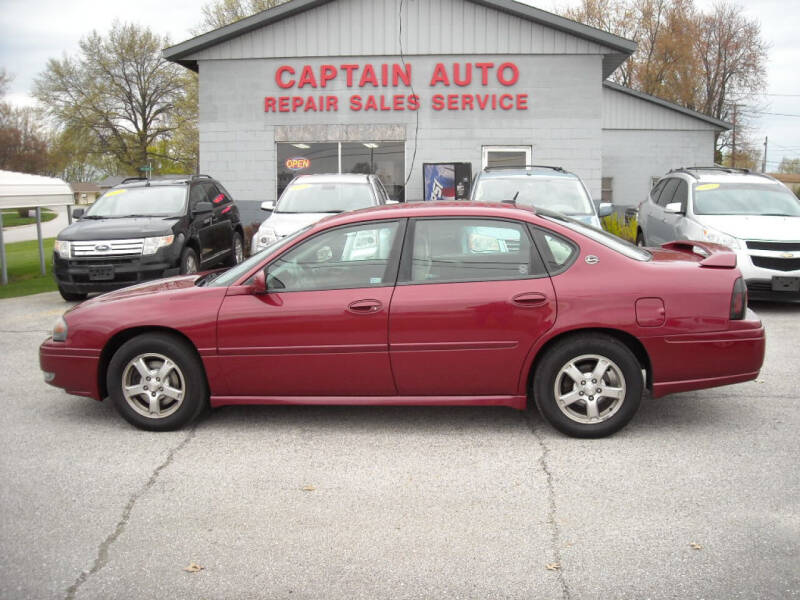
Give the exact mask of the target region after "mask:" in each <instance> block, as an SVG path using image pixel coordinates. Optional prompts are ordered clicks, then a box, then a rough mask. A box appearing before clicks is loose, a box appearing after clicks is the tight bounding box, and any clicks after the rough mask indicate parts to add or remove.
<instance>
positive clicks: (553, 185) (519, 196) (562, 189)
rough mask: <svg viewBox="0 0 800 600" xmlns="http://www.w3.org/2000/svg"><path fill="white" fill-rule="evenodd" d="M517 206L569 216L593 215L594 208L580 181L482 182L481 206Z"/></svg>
mask: <svg viewBox="0 0 800 600" xmlns="http://www.w3.org/2000/svg"><path fill="white" fill-rule="evenodd" d="M515 198H516V204H517V206H536V207H540V208H546V209H548V210H554V211H556V212H560V213H562V214H565V215H570V216H581V217H584V216H587V215H593V214H594V206H593V205H592V201H591V199H590V198H589V195H588V194H587V193H586V190H585V189H584V187H583V184H581V182H580V181H578V180H577V179H568V178H565V177H560V178H557V177H528V176H527V175H520V176H515V177H508V178H502V179H501V178H496V177H491V178H481V179H479V180H478V184H477V188H476V189H475V200H476V201H478V202H502V201H503V200H514V199H515Z"/></svg>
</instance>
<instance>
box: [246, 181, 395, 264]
mask: <svg viewBox="0 0 800 600" xmlns="http://www.w3.org/2000/svg"><path fill="white" fill-rule="evenodd" d="M393 203H394V201H393V200H390V199H389V194H387V193H386V188H385V187H384V186H383V183H381V180H380V178H379V177H378V176H376V175H361V174H356V173H341V174H329V175H299V176H298V177H295V178H294V179H293V180H292V182H291V183H290V184H289V185H288V186H287V187H286V189H285V190H283V193H282V194H281V197H280V198H278V203H277V204H275V203H273V202H262V203H261V208H262V209H263V210H266V211H272V214H271V215H270V216H269V217H268V218H267V219H266V220H265V221H264V222H263V223H262V224H261V226H260V227H259V228H258V231H257V232H256V233H255V235H254V236H253V241H252V244H251V246H250V247H251V254H255V253H256V252H258V251H260V250H263V249H264V248H266V247H267V246H269V245H270V244H273V243H275V242H276V241H278V240H279V239H281V238H284V237H286V236H287V235H290V234H292V233H294V232H295V231H297V230H298V229H301V228H303V227H305V226H306V225H310V224H312V223H316V222H317V221H319V220H320V219H322V218H323V217H327V216H328V215H331V214H334V213H340V212H345V211H348V210H355V209H358V208H367V207H370V206H380V205H382V204H393Z"/></svg>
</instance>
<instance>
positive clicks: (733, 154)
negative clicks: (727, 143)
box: [731, 103, 736, 168]
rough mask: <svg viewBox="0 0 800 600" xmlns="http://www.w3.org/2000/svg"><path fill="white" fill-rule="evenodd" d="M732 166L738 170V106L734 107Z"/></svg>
mask: <svg viewBox="0 0 800 600" xmlns="http://www.w3.org/2000/svg"><path fill="white" fill-rule="evenodd" d="M731 166H732V167H734V168H736V104H735V103H734V105H733V151H732V152H731Z"/></svg>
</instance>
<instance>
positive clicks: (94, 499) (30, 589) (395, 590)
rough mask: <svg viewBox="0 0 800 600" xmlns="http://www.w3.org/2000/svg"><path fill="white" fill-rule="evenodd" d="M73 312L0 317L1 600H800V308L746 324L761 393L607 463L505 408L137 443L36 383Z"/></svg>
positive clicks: (653, 406) (693, 405)
mask: <svg viewBox="0 0 800 600" xmlns="http://www.w3.org/2000/svg"><path fill="white" fill-rule="evenodd" d="M66 307H67V305H66V304H65V303H64V302H63V301H62V300H61V298H60V297H59V296H58V294H56V293H52V294H41V295H37V296H31V297H27V298H18V299H12V300H3V301H0V309H2V310H0V374H2V375H1V376H0V382H1V383H0V386H2V387H1V388H0V389H1V390H2V394H0V397H2V402H3V410H2V411H1V412H0V415H1V416H0V418H1V419H2V435H1V436H0V456H1V458H0V481H1V482H2V484H1V485H0V548H2V552H0V598H6V599H15V598H36V599H44V598H326V599H327V598H347V599H352V598H432V597H440V598H545V599H551V598H552V599H560V598H566V599H578V598H603V599H606V598H630V599H643V598H681V599H687V598H706V599H714V598H724V599H733V598H748V599H749V598H800V469H798V466H797V461H798V457H800V436H799V435H798V430H800V386H798V383H797V382H798V378H800V358H798V346H797V340H798V339H800V306H787V305H769V304H759V305H757V306H756V307H755V308H756V311H757V312H758V313H759V315H760V316H761V317H762V319H763V320H764V323H765V325H766V327H767V336H768V337H767V359H766V364H765V367H764V369H763V371H762V374H761V376H760V377H759V379H758V380H757V381H755V382H749V383H745V384H739V385H735V386H730V387H726V388H718V389H713V390H704V391H699V392H691V393H685V394H676V395H673V396H668V397H666V398H663V399H659V400H651V399H646V400H645V401H644V402H643V404H642V407H641V409H640V411H639V414H638V415H637V417H636V418H635V419H634V421H633V422H632V423H631V424H630V425H629V426H628V427H627V428H626V429H624V430H623V431H622V432H620V433H618V434H617V435H615V436H613V437H611V438H609V439H603V440H575V439H570V438H567V437H564V436H562V435H560V434H558V433H557V432H555V431H554V430H553V429H551V428H549V427H548V426H547V425H546V424H545V423H544V422H543V421H542V420H541V418H539V417H538V416H537V415H533V416H531V417H527V416H526V415H525V414H524V413H519V412H516V411H513V410H510V409H502V408H463V409H459V408H455V409H454V408H413V407H411V408H377V409H376V408H367V407H360V408H350V407H243V408H238V407H237V408H226V409H221V410H217V411H214V412H213V413H212V414H211V415H210V416H208V417H206V418H205V419H204V420H202V421H201V422H200V423H198V424H197V425H196V426H195V427H193V428H192V429H189V430H185V431H180V432H175V433H166V434H163V433H162V434H154V433H147V432H142V431H138V430H135V429H133V428H131V427H130V426H129V425H128V424H127V423H126V422H124V421H123V420H122V419H121V418H119V417H118V416H117V415H116V413H115V412H114V411H113V409H112V407H111V406H110V404H109V403H108V402H105V403H98V402H95V401H93V400H87V399H82V398H77V397H73V396H68V395H67V394H65V393H64V392H62V391H61V390H58V389H56V388H53V387H50V386H48V385H46V384H45V383H44V382H43V380H42V376H41V373H40V371H39V365H38V345H39V343H40V342H41V341H42V340H43V339H44V337H45V336H46V335H47V333H48V331H49V330H50V327H51V325H52V323H53V321H54V320H55V319H56V317H57V316H58V315H59V314H61V312H63V310H64V309H65V308H66ZM719 358H720V360H724V359H725V358H724V356H720V357H719ZM687 360H691V357H687ZM192 564H194V565H197V566H198V568H199V567H202V569H199V570H196V571H195V572H189V571H186V570H185V569H186V568H187V567H189V566H190V565H192Z"/></svg>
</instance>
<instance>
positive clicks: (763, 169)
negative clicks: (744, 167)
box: [761, 135, 769, 173]
mask: <svg viewBox="0 0 800 600" xmlns="http://www.w3.org/2000/svg"><path fill="white" fill-rule="evenodd" d="M768 140H769V136H766V135H765V136H764V158H762V159H761V172H762V173H766V172H767V141H768Z"/></svg>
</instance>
